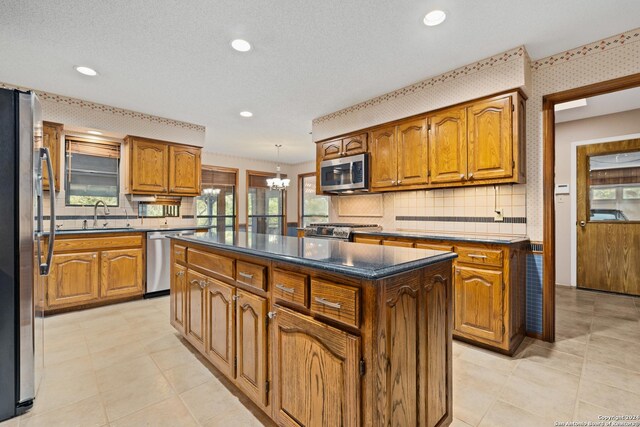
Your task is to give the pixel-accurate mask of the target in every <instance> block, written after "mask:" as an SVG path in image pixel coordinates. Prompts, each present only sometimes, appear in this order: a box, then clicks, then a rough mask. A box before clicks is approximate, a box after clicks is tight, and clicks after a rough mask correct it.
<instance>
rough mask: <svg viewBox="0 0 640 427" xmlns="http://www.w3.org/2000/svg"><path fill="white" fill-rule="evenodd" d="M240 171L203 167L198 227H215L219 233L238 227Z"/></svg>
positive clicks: (198, 204) (197, 212)
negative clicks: (237, 192) (237, 197)
mask: <svg viewBox="0 0 640 427" xmlns="http://www.w3.org/2000/svg"><path fill="white" fill-rule="evenodd" d="M237 186H238V169H233V168H225V167H219V166H202V194H201V195H200V196H199V197H196V219H197V224H198V225H206V226H213V227H215V229H216V230H217V231H218V232H223V231H233V230H235V229H236V226H237V218H236V215H237V211H238V207H237V199H236V189H237Z"/></svg>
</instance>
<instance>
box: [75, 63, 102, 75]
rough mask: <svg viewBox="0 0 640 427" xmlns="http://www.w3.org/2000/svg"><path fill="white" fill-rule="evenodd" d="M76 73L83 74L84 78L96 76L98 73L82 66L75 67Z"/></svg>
mask: <svg viewBox="0 0 640 427" xmlns="http://www.w3.org/2000/svg"><path fill="white" fill-rule="evenodd" d="M75 69H76V71H77V72H79V73H80V74H84V75H85V76H92V77H93V76H97V75H98V72H97V71H96V70H94V69H93V68H89V67H84V66H82V65H78V66H77V67H75Z"/></svg>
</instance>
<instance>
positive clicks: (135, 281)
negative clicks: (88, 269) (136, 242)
mask: <svg viewBox="0 0 640 427" xmlns="http://www.w3.org/2000/svg"><path fill="white" fill-rule="evenodd" d="M100 258H101V261H102V266H101V269H100V274H101V281H100V283H101V286H100V296H101V297H102V298H111V297H119V296H122V295H131V294H132V293H133V294H135V293H142V290H143V289H142V288H143V286H144V279H143V278H144V271H143V269H144V266H143V254H142V249H116V250H110V251H103V252H102V253H101V256H100Z"/></svg>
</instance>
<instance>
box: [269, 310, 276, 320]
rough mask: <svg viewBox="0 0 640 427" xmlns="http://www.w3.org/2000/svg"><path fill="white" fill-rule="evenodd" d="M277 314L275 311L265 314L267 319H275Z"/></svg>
mask: <svg viewBox="0 0 640 427" xmlns="http://www.w3.org/2000/svg"><path fill="white" fill-rule="evenodd" d="M277 314H278V313H276V312H275V311H270V312H268V313H267V317H268V318H269V319H275V318H276V315H277Z"/></svg>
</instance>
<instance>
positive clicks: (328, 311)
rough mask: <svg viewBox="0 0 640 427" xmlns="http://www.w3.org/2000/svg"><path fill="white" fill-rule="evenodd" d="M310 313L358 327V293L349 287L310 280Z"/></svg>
mask: <svg viewBox="0 0 640 427" xmlns="http://www.w3.org/2000/svg"><path fill="white" fill-rule="evenodd" d="M311 311H313V312H315V313H318V314H322V315H323V316H326V317H330V318H332V319H335V320H339V321H340V322H343V323H346V324H348V325H352V326H355V327H358V326H360V292H359V289H358V288H353V287H351V286H343V285H335V284H333V283H329V282H324V281H321V280H311Z"/></svg>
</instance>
